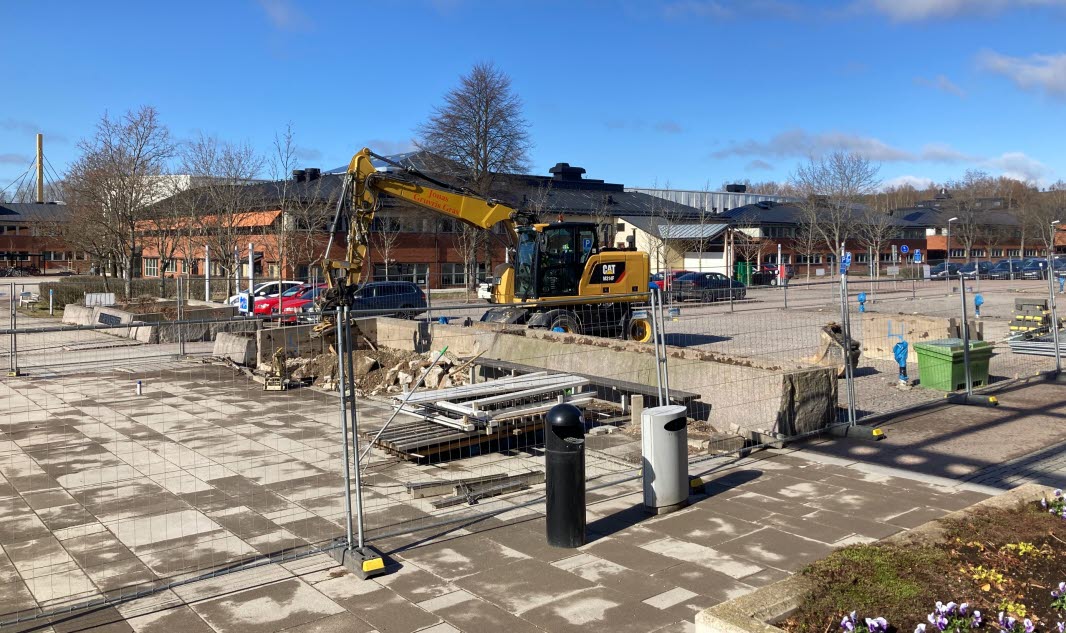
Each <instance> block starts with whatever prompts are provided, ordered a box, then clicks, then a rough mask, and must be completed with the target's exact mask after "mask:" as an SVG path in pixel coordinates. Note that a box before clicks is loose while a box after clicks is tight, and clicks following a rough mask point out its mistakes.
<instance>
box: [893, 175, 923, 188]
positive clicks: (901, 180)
mask: <svg viewBox="0 0 1066 633" xmlns="http://www.w3.org/2000/svg"><path fill="white" fill-rule="evenodd" d="M932 184H933V179H932V178H926V177H925V176H911V175H906V176H896V177H895V178H889V179H888V180H886V181H884V182H883V183H881V188H882V190H884V189H892V188H896V187H906V186H911V187H914V188H915V189H926V188H928V187H929V186H930V185H932Z"/></svg>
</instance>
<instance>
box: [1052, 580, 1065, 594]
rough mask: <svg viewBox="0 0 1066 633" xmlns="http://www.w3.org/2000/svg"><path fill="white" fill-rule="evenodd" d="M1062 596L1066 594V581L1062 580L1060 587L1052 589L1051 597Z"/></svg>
mask: <svg viewBox="0 0 1066 633" xmlns="http://www.w3.org/2000/svg"><path fill="white" fill-rule="evenodd" d="M1060 596H1066V582H1060V583H1059V588H1058V589H1052V590H1051V597H1052V598H1058V597H1060Z"/></svg>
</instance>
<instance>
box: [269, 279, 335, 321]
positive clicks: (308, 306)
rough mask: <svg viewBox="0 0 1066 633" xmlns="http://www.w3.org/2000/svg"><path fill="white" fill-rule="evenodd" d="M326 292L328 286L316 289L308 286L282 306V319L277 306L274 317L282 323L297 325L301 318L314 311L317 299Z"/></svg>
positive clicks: (320, 286)
mask: <svg viewBox="0 0 1066 633" xmlns="http://www.w3.org/2000/svg"><path fill="white" fill-rule="evenodd" d="M325 291H326V284H318V285H317V286H314V287H311V286H307V287H306V288H304V291H303V292H302V293H300V294H299V295H297V296H295V297H293V298H292V299H286V300H285V303H284V304H282V306H281V315H280V317H278V306H277V305H275V306H274V312H273V316H274V317H275V318H279V320H280V321H281V322H282V323H286V324H293V323H297V322H298V321H299V320H300V317H301V316H306V315H307V314H308V313H309V312H312V311H313V308H314V305H315V299H317V298H318V295H320V294H322V293H323V292H325Z"/></svg>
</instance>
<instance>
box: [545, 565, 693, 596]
mask: <svg viewBox="0 0 1066 633" xmlns="http://www.w3.org/2000/svg"><path fill="white" fill-rule="evenodd" d="M571 560H573V561H574V563H573V564H570V565H565V564H566V563H568V562H570V561H571ZM555 566H556V567H560V568H562V569H565V570H566V571H568V572H570V573H571V574H574V575H575V576H579V577H581V578H584V579H585V580H587V581H589V582H592V583H596V584H598V585H602V586H604V587H608V588H610V589H614V590H615V591H618V592H619V593H622V594H625V595H626V596H628V597H629V598H632V599H635V600H644V599H646V598H650V597H651V596H654V595H657V594H661V593H663V592H666V591H670V590H671V589H675V588H676V587H674V586H673V585H672V584H670V583H669V582H666V581H665V580H663V579H662V578H661V577H652V576H648V575H646V574H641V573H637V572H635V571H633V570H632V569H629V568H628V567H623V566H621V565H619V564H618V563H613V562H611V561H609V560H607V559H604V558H598V557H596V556H594V555H592V554H588V553H584V554H579V555H577V556H575V557H573V559H564V560H562V561H557V562H556V563H555Z"/></svg>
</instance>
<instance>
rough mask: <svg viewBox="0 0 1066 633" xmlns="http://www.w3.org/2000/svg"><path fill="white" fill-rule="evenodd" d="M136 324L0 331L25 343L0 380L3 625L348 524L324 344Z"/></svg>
mask: <svg viewBox="0 0 1066 633" xmlns="http://www.w3.org/2000/svg"><path fill="white" fill-rule="evenodd" d="M140 328H141V329H146V328H147V329H151V330H152V333H151V336H147V337H143V338H139V337H137V336H135V335H134V336H132V337H131V331H130V330H131V328H130V326H129V325H126V324H123V325H116V326H107V325H102V324H96V325H91V326H88V325H82V326H64V325H62V324H58V323H56V322H55V320H52V319H48V318H46V317H37V318H34V317H27V318H25V319H22V320H20V321H19V329H18V330H14V331H12V330H3V331H0V339H2V340H10V338H11V337H12V336H15V337H17V339H18V343H19V349H20V350H32V352H27V356H26V357H25V358H26V362H24V363H22V364H21V365H20V370H19V372H18V375H6V374H5V375H4V377H3V378H2V379H0V411H2V412H3V413H2V415H0V546H2V554H0V596H3V599H0V625H7V624H11V623H14V622H21V621H39V622H47V621H48V620H47V618H49V617H51V616H54V615H57V614H58V615H62V614H65V613H69V612H73V611H77V610H79V609H82V608H85V607H87V606H92V605H101V604H115V603H121V602H123V601H125V600H130V599H133V598H134V597H138V596H142V595H145V594H149V593H153V592H157V591H160V590H162V589H165V588H173V589H174V591H175V592H176V593H177V594H178V595H179V596H183V597H188V596H190V595H192V594H191V593H188V592H195V590H194V589H192V588H191V583H193V582H194V581H196V580H199V579H204V578H208V577H212V576H216V575H219V574H225V573H229V572H232V571H237V570H242V569H248V568H249V567H255V566H262V565H267V564H269V563H274V562H280V561H284V560H289V559H293V558H298V557H301V556H304V555H308V554H310V553H313V552H316V551H322V550H326V549H330V548H335V547H337V546H338V545H337V539H339V538H343V537H344V535H345V526H346V524H347V516H346V513H345V496H346V495H345V491H344V487H343V483H344V482H343V472H344V465H345V463H344V460H343V451H342V449H343V447H344V443H343V442H342V441H341V427H340V420H341V416H340V405H341V400H340V398H339V397H338V393H337V391H335V380H336V379H335V376H336V374H337V359H336V355H332V356H331V350H330V349H329V344H328V342H325V341H323V340H321V339H314V338H312V337H311V336H310V333H309V330H310V329H311V326H294V327H293V326H290V327H279V326H276V325H274V324H271V323H263V322H261V321H259V320H258V319H247V318H228V319H201V320H180V319H177V318H172V319H168V320H165V321H163V322H158V323H152V324H146V325H142V326H140ZM271 374H273V376H271ZM272 377H273V378H277V379H278V380H276V381H272V380H271V378H272ZM271 385H280V387H279V390H273V389H271V390H267V387H268V386H271Z"/></svg>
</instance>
